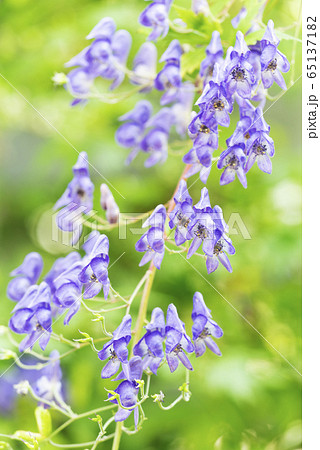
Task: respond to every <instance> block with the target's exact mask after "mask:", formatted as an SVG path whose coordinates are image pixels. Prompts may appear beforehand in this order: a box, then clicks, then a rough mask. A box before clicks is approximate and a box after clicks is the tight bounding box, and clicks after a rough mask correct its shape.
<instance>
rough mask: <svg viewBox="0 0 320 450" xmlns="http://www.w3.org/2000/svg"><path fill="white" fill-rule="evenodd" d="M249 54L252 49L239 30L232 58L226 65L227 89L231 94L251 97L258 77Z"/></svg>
mask: <svg viewBox="0 0 320 450" xmlns="http://www.w3.org/2000/svg"><path fill="white" fill-rule="evenodd" d="M249 54H250V49H249V48H248V46H247V44H246V43H245V41H244V36H243V34H242V33H241V31H238V32H237V34H236V43H235V46H234V48H233V50H232V52H231V54H230V56H231V60H230V62H229V64H227V65H226V67H225V73H226V74H227V80H226V89H227V92H228V93H229V95H233V94H234V93H235V92H237V94H239V95H240V97H243V98H251V93H252V89H253V87H254V85H255V83H256V77H255V74H254V70H253V67H252V65H251V64H250V62H249V61H248V57H249Z"/></svg>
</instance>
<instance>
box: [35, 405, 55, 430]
mask: <svg viewBox="0 0 320 450" xmlns="http://www.w3.org/2000/svg"><path fill="white" fill-rule="evenodd" d="M34 414H35V416H36V421H37V426H38V430H39V433H40V434H41V436H43V437H47V436H49V434H50V433H51V431H52V424H51V415H50V411H49V410H48V409H45V408H43V406H38V407H37V408H36V409H35V412H34Z"/></svg>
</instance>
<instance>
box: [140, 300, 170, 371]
mask: <svg viewBox="0 0 320 450" xmlns="http://www.w3.org/2000/svg"><path fill="white" fill-rule="evenodd" d="M145 329H146V330H147V332H146V333H145V335H144V336H143V337H142V338H141V339H140V341H139V342H138V343H137V344H136V345H135V346H134V348H133V354H134V355H138V356H140V357H141V358H143V369H144V370H145V369H147V368H148V367H149V368H150V370H151V372H152V373H154V374H155V375H157V370H158V368H159V366H160V364H161V362H162V360H163V357H164V353H163V341H164V338H165V321H164V314H163V311H162V309H160V308H154V310H153V311H152V314H151V321H150V322H149V323H148V325H146V326H145Z"/></svg>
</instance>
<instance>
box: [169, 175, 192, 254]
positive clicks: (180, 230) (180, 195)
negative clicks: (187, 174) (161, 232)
mask: <svg viewBox="0 0 320 450" xmlns="http://www.w3.org/2000/svg"><path fill="white" fill-rule="evenodd" d="M173 199H174V202H175V204H176V206H175V207H174V209H173V210H172V211H171V212H170V213H169V218H170V221H169V227H170V228H171V229H173V228H174V227H176V230H175V235H174V240H175V243H176V244H177V245H178V246H179V245H182V244H184V243H185V242H186V240H187V234H188V228H189V225H190V222H191V220H192V219H193V218H194V216H195V212H194V210H193V207H192V198H191V197H190V195H189V192H188V188H187V183H186V181H185V180H181V181H180V183H179V187H178V190H177V192H176V193H175V194H174V197H173Z"/></svg>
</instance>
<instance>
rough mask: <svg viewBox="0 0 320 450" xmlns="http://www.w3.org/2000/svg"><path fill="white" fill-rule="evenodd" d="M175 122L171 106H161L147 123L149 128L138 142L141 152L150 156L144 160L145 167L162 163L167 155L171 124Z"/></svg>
mask: <svg viewBox="0 0 320 450" xmlns="http://www.w3.org/2000/svg"><path fill="white" fill-rule="evenodd" d="M174 123H175V117H174V113H173V111H172V109H171V108H162V109H160V111H158V112H157V114H155V115H154V116H152V117H151V119H150V120H149V121H148V123H147V127H150V128H151V130H150V131H148V132H147V134H146V135H145V137H144V138H143V140H142V141H141V143H140V148H141V150H142V151H143V152H145V153H148V154H149V155H150V156H149V158H148V159H147V160H146V161H145V163H144V165H145V167H152V166H154V165H155V164H157V163H159V162H160V163H163V162H164V161H165V160H166V159H167V157H168V139H169V131H170V128H171V126H172V125H173V124H174Z"/></svg>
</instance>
